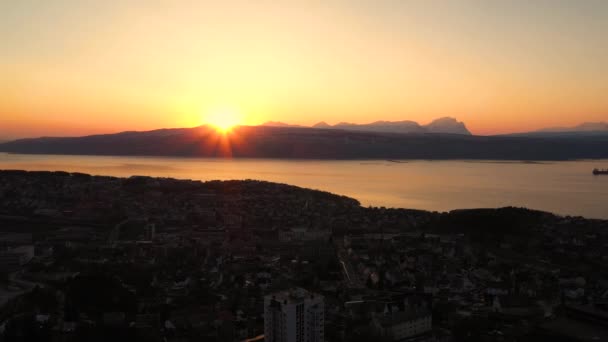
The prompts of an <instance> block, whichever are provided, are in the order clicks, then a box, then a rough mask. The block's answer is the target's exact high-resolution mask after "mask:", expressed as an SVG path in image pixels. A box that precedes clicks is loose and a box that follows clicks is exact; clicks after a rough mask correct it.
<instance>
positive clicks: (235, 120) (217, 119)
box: [203, 110, 241, 133]
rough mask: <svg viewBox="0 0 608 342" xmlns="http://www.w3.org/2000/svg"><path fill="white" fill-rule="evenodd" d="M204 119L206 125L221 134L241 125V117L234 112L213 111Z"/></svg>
mask: <svg viewBox="0 0 608 342" xmlns="http://www.w3.org/2000/svg"><path fill="white" fill-rule="evenodd" d="M203 119H204V122H205V123H206V124H208V125H211V126H213V127H214V128H215V129H216V130H218V131H219V132H221V133H228V132H230V131H231V130H232V129H233V128H234V127H235V126H238V125H239V124H241V115H240V114H239V112H237V111H234V110H218V111H213V112H210V113H209V114H207V115H205V117H204V118H203Z"/></svg>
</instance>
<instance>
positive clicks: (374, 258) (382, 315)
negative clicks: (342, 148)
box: [0, 171, 608, 342]
mask: <svg viewBox="0 0 608 342" xmlns="http://www.w3.org/2000/svg"><path fill="white" fill-rule="evenodd" d="M0 227H1V229H0V270H1V274H2V275H3V277H2V279H0V304H1V307H0V341H3V340H7V341H9V340H11V341H12V340H26V339H28V338H29V339H32V338H34V339H36V340H53V341H73V340H95V338H102V339H103V340H110V339H120V338H124V339H127V340H140V341H194V340H197V341H201V340H204V341H262V340H265V341H272V342H279V341H295V342H321V341H370V340H376V341H429V342H430V341H446V342H447V341H470V340H479V341H537V340H543V339H546V340H559V339H560V338H561V339H562V340H568V339H570V338H572V339H574V340H582V341H586V340H593V338H600V339H599V340H601V338H604V337H605V336H607V335H606V324H607V323H608V319H607V317H608V315H607V313H606V312H607V311H606V310H608V259H607V258H608V224H607V222H605V221H599V220H586V219H582V218H572V217H566V218H562V217H556V216H553V215H550V214H545V213H538V212H532V211H529V210H525V209H515V208H505V209H500V210H487V211H458V212H453V213H448V214H441V213H431V212H425V211H417V210H404V209H386V208H364V207H361V206H360V205H359V203H358V202H356V201H355V200H353V199H350V198H346V197H342V196H336V195H332V194H328V193H324V192H318V191H311V190H307V189H301V188H297V187H293V186H287V185H281V184H274V183H267V182H259V181H227V182H219V181H213V182H198V181H186V180H182V181H180V180H173V179H158V178H148V177H131V178H127V179H121V178H113V177H96V176H89V175H83V174H70V173H62V172H23V171H0ZM607 338H608V337H607ZM97 340H99V339H97ZM595 340H597V339H595Z"/></svg>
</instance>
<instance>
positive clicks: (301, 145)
mask: <svg viewBox="0 0 608 342" xmlns="http://www.w3.org/2000/svg"><path fill="white" fill-rule="evenodd" d="M0 152H11V153H32V154H73V155H79V154H80V155H144V156H183V157H241V158H302V159H497V160H500V159H502V160H566V159H595V158H598V159H599V158H608V134H605V135H603V134H602V135H592V136H586V135H585V136H578V135H573V136H546V137H545V136H542V137H525V136H489V137H485V136H464V135H456V134H396V133H378V132H355V131H346V130H328V129H315V128H301V127H267V126H255V127H254V126H241V127H237V128H235V129H234V130H233V131H232V132H230V133H228V134H226V135H224V134H221V133H218V132H217V131H216V130H214V129H213V128H210V127H207V126H201V127H197V128H182V129H162V130H155V131H148V132H123V133H117V134H107V135H93V136H86V137H76V138H37V139H21V140H16V141H13V142H8V143H4V144H0Z"/></svg>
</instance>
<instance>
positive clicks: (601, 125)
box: [538, 122, 608, 132]
mask: <svg viewBox="0 0 608 342" xmlns="http://www.w3.org/2000/svg"><path fill="white" fill-rule="evenodd" d="M538 132H608V122H585V123H582V124H580V125H578V126H574V127H552V128H545V129H541V130H539V131H538Z"/></svg>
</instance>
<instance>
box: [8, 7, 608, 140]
mask: <svg viewBox="0 0 608 342" xmlns="http://www.w3.org/2000/svg"><path fill="white" fill-rule="evenodd" d="M225 113H228V114H229V115H232V116H235V117H237V118H238V122H239V123H242V124H260V123H263V122H265V121H269V120H272V121H283V122H288V123H293V124H303V125H312V124H314V123H316V122H318V121H327V122H329V123H332V124H333V123H337V122H340V121H348V122H355V123H367V122H372V121H376V120H392V121H396V120H414V121H418V122H420V123H422V124H425V123H428V122H430V121H431V120H433V119H435V118H437V117H442V116H452V117H456V118H458V120H461V121H464V122H465V123H466V124H467V126H468V127H469V129H470V130H471V131H472V132H473V133H475V134H494V133H504V132H514V131H527V130H534V129H538V128H542V127H547V126H564V125H566V126H567V125H575V124H578V123H581V122H584V121H607V120H608V1H605V0H584V1H575V0H571V1H562V0H521V1H519V0H505V1H493V0H479V1H465V0H458V1H446V0H441V1H429V0H424V1H406V0H396V1H390V0H375V1H374V0H369V1H362V0H344V1H332V0H325V1H315V0H302V1H270V0H268V1H266V0H259V1H213V2H211V1H210V2H204V1H178V0H173V1H169V0H168V1H155V0H141V1H139V0H121V1H102V0H99V1H92V0H74V1H68V0H45V1H42V0H40V1H34V0H16V1H0V139H1V138H16V137H27V136H40V135H84V134H91V133H109V132H117V131H123V130H147V129H154V128H163V127H190V126H198V125H201V124H204V123H206V122H209V121H212V120H217V118H218V116H221V115H224V114H225Z"/></svg>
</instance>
